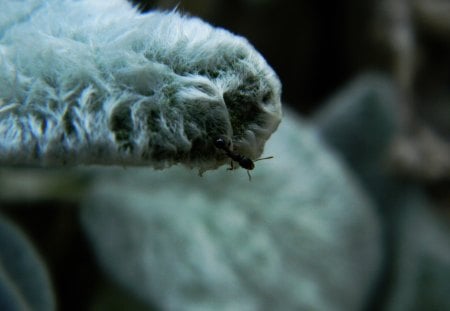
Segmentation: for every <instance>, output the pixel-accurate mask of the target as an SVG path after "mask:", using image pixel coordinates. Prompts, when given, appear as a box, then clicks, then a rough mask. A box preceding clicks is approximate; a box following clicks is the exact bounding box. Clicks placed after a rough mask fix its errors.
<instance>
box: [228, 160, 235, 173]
mask: <svg viewBox="0 0 450 311" xmlns="http://www.w3.org/2000/svg"><path fill="white" fill-rule="evenodd" d="M227 170H229V171H232V170H234V164H233V160H231V162H230V167H229V168H227Z"/></svg>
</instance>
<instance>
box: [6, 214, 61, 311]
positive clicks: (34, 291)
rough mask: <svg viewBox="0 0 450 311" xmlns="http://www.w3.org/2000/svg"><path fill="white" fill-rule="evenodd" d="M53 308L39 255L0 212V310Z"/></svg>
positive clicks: (46, 276) (46, 309)
mask: <svg viewBox="0 0 450 311" xmlns="http://www.w3.org/2000/svg"><path fill="white" fill-rule="evenodd" d="M54 309H55V300H54V297H53V291H52V287H51V284H50V280H49V276H48V274H47V271H46V268H45V266H44V264H43V262H42V261H41V258H40V256H39V255H38V254H37V252H36V251H35V250H34V248H33V246H32V245H31V244H30V242H29V241H28V239H27V238H26V237H25V235H24V234H23V233H22V232H20V230H19V229H18V228H17V227H15V226H14V225H12V224H11V223H10V222H9V221H8V220H6V219H5V218H4V217H3V216H2V215H0V310H2V311H24V310H36V311H50V310H54Z"/></svg>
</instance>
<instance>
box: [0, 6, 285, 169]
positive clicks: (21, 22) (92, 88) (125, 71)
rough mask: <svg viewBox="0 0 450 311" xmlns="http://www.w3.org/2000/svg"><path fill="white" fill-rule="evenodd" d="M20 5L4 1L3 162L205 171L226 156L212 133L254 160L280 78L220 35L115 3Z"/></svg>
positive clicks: (275, 113)
mask: <svg viewBox="0 0 450 311" xmlns="http://www.w3.org/2000/svg"><path fill="white" fill-rule="evenodd" d="M29 1H31V0H29ZM29 1H28V2H29ZM16 2H17V0H16V1H14V0H7V1H2V3H1V4H0V11H2V9H3V11H2V12H3V14H4V15H5V16H6V15H7V14H8V12H5V10H8V9H10V8H13V7H14V11H13V12H10V15H9V20H8V21H9V22H8V23H5V24H0V72H1V75H0V163H3V164H4V165H51V166H55V165H56V166H58V165H64V164H69V165H75V164H119V165H150V166H153V167H155V168H164V167H167V166H170V165H172V164H178V163H181V164H184V165H187V166H189V167H197V168H199V169H200V170H201V171H203V170H207V169H213V168H216V167H218V166H220V165H222V164H224V163H225V162H227V161H228V160H227V157H226V155H225V154H224V152H223V151H222V150H218V149H217V148H216V147H215V146H214V141H215V139H217V138H218V137H227V138H229V140H230V142H231V143H232V144H231V146H230V148H232V149H233V150H234V151H235V152H237V153H239V154H242V155H245V156H246V157H249V158H251V159H254V158H257V157H258V156H259V155H260V154H261V153H262V151H263V148H264V144H265V142H266V140H267V139H268V138H269V137H270V135H271V134H272V133H273V132H274V131H275V130H276V128H277V126H278V124H279V122H280V120H281V101H280V96H281V95H280V93H281V85H280V82H279V80H278V78H277V76H276V74H275V73H274V72H273V70H272V69H271V68H270V67H269V66H268V65H267V63H266V61H265V60H264V58H263V57H262V56H261V55H260V54H259V53H258V52H256V51H255V49H254V48H253V47H252V46H251V45H250V44H249V43H248V42H247V41H246V40H245V39H243V38H241V37H239V36H235V35H233V34H231V33H229V32H228V31H226V30H223V29H217V28H213V27H211V26H210V25H208V24H206V23H204V22H202V21H201V20H199V19H197V18H188V17H183V16H181V15H179V14H178V13H174V12H172V13H161V12H152V13H149V14H143V15H141V14H139V13H138V12H136V11H135V10H134V9H133V8H132V7H131V6H130V5H129V4H128V3H127V2H125V1H119V0H115V1H100V0H97V1H92V0H89V1H88V0H81V1H72V0H63V1H56V0H55V1H44V2H43V3H42V4H41V5H36V1H33V4H34V9H33V10H32V11H31V12H28V11H30V9H29V7H28V8H27V14H24V13H23V12H20V10H17V7H16V6H14V5H12V4H11V3H16ZM26 2H27V1H25V2H24V3H23V2H19V3H16V5H21V4H22V5H25V4H26ZM2 6H3V8H2ZM24 10H25V9H24ZM13 14H16V15H17V19H16V22H11V20H13V21H14V18H13V17H14V15H13ZM11 16H13V17H11ZM24 16H25V18H24ZM2 27H3V28H2Z"/></svg>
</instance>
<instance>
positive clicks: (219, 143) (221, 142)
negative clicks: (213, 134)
mask: <svg viewBox="0 0 450 311" xmlns="http://www.w3.org/2000/svg"><path fill="white" fill-rule="evenodd" d="M214 146H216V148H219V149H222V150H225V149H227V148H228V146H229V143H227V141H226V140H225V138H223V137H219V138H217V139H216V140H215V141H214Z"/></svg>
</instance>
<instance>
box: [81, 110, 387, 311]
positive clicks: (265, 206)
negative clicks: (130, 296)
mask: <svg viewBox="0 0 450 311" xmlns="http://www.w3.org/2000/svg"><path fill="white" fill-rule="evenodd" d="M267 155H273V156H275V158H274V159H272V160H266V161H261V162H256V168H255V170H254V171H252V176H253V178H252V181H251V182H249V181H248V178H247V176H246V173H245V171H242V170H239V171H234V172H233V171H227V170H225V169H223V170H221V171H214V172H208V173H207V174H205V175H204V176H203V178H198V177H195V176H192V174H189V173H188V172H186V171H183V170H181V169H171V170H166V171H165V172H164V174H160V173H158V172H148V171H147V172H146V171H142V170H141V171H135V170H127V171H126V172H123V171H121V172H120V175H119V174H118V173H117V172H111V173H110V174H108V175H106V176H104V177H103V178H101V179H99V181H98V183H97V184H96V185H95V186H94V187H93V189H92V192H91V194H90V195H89V197H88V198H87V199H86V201H85V204H84V205H85V206H84V208H83V209H82V212H83V213H82V221H83V224H84V227H85V230H86V232H87V235H88V237H89V238H90V240H91V241H92V245H93V249H94V251H95V252H96V254H97V256H98V259H99V262H100V263H101V266H102V267H103V268H104V269H105V271H107V272H108V273H109V274H110V275H111V276H112V277H113V279H115V280H117V281H118V282H119V283H120V284H122V285H123V286H124V287H125V288H128V289H129V290H130V291H132V292H133V293H135V294H136V295H137V296H138V297H140V298H141V299H143V300H144V301H147V302H151V303H154V304H156V305H157V306H159V307H160V308H161V309H162V310H258V311H259V310H333V311H335V310H345V311H350V310H361V308H362V307H363V306H364V304H365V303H366V302H367V298H368V296H369V294H370V291H371V289H372V284H373V282H374V279H375V278H376V274H377V272H378V267H379V263H380V258H381V249H380V240H379V231H378V230H379V227H378V225H379V224H378V219H377V216H376V215H375V214H374V211H373V209H372V205H371V202H370V200H368V199H367V197H366V196H365V195H364V193H363V192H362V191H361V190H360V189H359V187H358V185H357V184H356V183H355V182H354V180H353V178H352V177H351V176H349V175H348V174H347V172H346V170H345V169H343V167H342V166H341V165H340V164H339V163H338V162H337V161H336V160H335V159H334V157H333V156H332V154H330V153H329V151H328V150H327V149H326V148H325V147H324V146H323V145H321V144H320V142H319V141H318V139H317V137H316V135H315V133H314V132H313V131H312V130H311V129H310V128H308V127H307V126H305V125H302V121H301V120H299V119H297V118H295V117H293V116H292V115H291V114H288V115H286V116H285V118H284V120H283V122H282V124H281V126H280V128H279V129H278V131H277V132H276V133H275V135H274V136H273V138H272V139H271V140H270V141H269V143H268V145H267Z"/></svg>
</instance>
